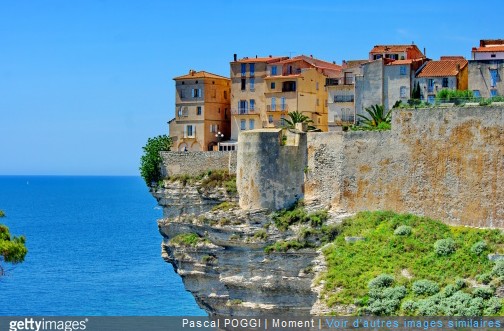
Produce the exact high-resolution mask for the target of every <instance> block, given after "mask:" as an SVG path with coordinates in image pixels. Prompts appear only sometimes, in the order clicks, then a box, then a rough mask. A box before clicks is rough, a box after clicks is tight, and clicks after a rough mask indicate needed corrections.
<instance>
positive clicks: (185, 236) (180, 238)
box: [170, 233, 205, 247]
mask: <svg viewBox="0 0 504 331" xmlns="http://www.w3.org/2000/svg"><path fill="white" fill-rule="evenodd" d="M204 241H205V239H203V238H201V237H200V236H198V235H197V234H196V233H181V234H179V235H176V236H175V237H173V238H172V239H171V240H170V243H172V244H175V245H180V246H192V247H195V246H196V245H197V244H198V243H200V242H204Z"/></svg>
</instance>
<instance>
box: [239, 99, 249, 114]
mask: <svg viewBox="0 0 504 331" xmlns="http://www.w3.org/2000/svg"><path fill="white" fill-rule="evenodd" d="M247 111H248V104H247V100H240V101H238V113H240V114H246V113H247Z"/></svg>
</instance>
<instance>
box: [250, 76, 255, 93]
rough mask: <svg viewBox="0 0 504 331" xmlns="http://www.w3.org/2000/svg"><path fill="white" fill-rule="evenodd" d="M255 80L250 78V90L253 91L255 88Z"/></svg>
mask: <svg viewBox="0 0 504 331" xmlns="http://www.w3.org/2000/svg"><path fill="white" fill-rule="evenodd" d="M254 84H255V78H250V90H251V91H253V90H254V88H255V86H254Z"/></svg>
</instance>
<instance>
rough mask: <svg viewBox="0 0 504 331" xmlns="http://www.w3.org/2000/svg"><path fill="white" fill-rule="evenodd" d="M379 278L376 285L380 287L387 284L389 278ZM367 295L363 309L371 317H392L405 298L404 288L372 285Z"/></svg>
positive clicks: (386, 276)
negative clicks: (367, 298)
mask: <svg viewBox="0 0 504 331" xmlns="http://www.w3.org/2000/svg"><path fill="white" fill-rule="evenodd" d="M380 276H385V277H380ZM380 276H378V277H380V280H377V283H379V284H380V285H385V284H388V282H389V280H390V278H389V277H390V276H388V275H380ZM378 277H377V278H378ZM377 278H375V279H377ZM392 281H393V278H392ZM370 285H371V284H370ZM368 295H369V300H368V301H367V307H365V309H364V311H365V312H367V313H369V314H373V315H392V314H394V313H395V311H396V310H397V309H398V308H399V305H400V304H401V300H402V299H403V298H404V297H405V296H406V288H405V287H404V286H396V287H386V286H385V287H384V286H379V285H377V286H374V285H373V286H370V290H369V294H368Z"/></svg>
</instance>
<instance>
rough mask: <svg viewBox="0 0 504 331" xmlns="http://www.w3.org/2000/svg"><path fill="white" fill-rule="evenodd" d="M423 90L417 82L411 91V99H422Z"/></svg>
mask: <svg viewBox="0 0 504 331" xmlns="http://www.w3.org/2000/svg"><path fill="white" fill-rule="evenodd" d="M421 93H422V90H421V89H420V83H419V82H416V84H415V86H414V87H413V91H412V92H411V99H414V100H420V96H421Z"/></svg>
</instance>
